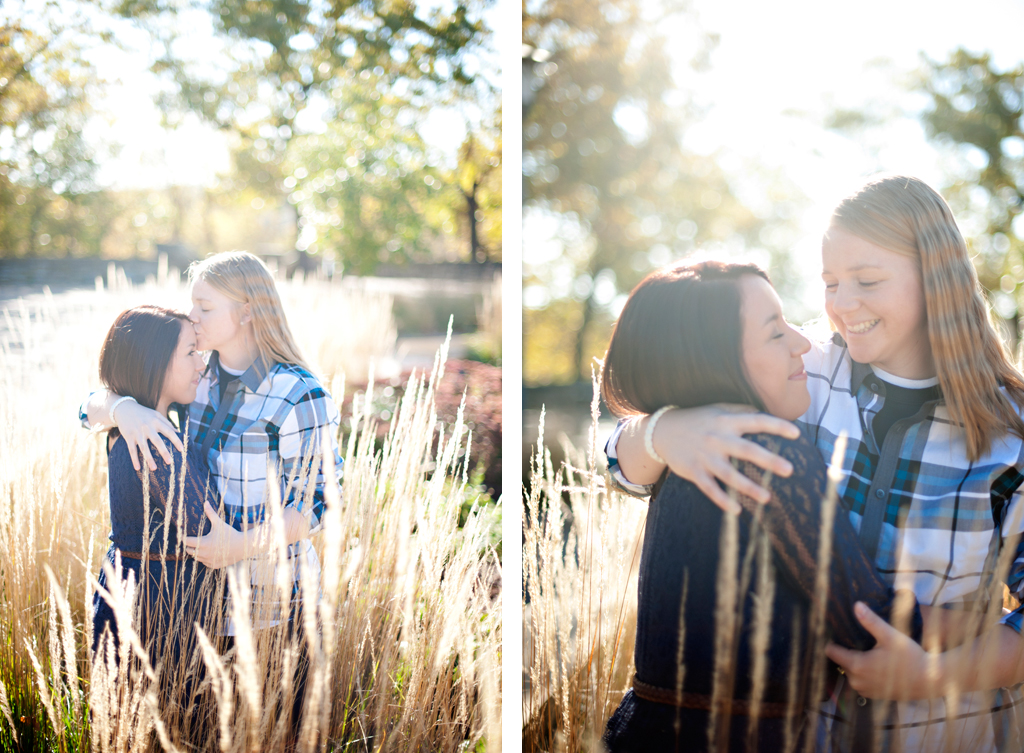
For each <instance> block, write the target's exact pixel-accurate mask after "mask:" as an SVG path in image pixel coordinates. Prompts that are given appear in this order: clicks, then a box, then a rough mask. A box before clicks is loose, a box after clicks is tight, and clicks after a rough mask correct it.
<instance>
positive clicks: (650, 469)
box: [608, 404, 800, 512]
mask: <svg viewBox="0 0 1024 753" xmlns="http://www.w3.org/2000/svg"><path fill="white" fill-rule="evenodd" d="M649 421H650V418H649V417H646V416H645V417H644V418H641V419H637V420H633V421H630V422H629V423H628V424H625V425H624V426H623V427H622V429H621V432H620V433H619V434H618V435H613V436H612V439H611V440H609V448H608V454H609V456H611V455H612V454H614V455H615V457H616V459H617V463H618V469H619V471H620V472H621V474H622V477H623V479H625V480H627V481H628V482H629V483H631V484H638V485H640V484H653V483H654V482H655V481H657V480H658V478H659V477H660V476H661V474H662V472H663V471H664V470H665V463H660V462H658V461H657V459H655V458H653V457H652V456H651V455H650V454H649V453H648V452H647V449H646V447H645V441H644V435H645V433H646V431H647V427H648V423H649ZM757 432H768V433H772V434H778V435H779V436H783V437H788V438H795V437H797V436H799V434H800V430H799V429H798V428H797V427H796V426H795V425H794V424H791V423H790V422H789V421H784V420H783V419H781V418H776V417H775V416H769V415H767V414H765V413H759V412H757V411H755V410H754V409H753V408H752V407H750V406H746V405H724V404H721V405H705V406H702V407H699V408H685V409H681V408H677V409H675V410H670V411H668V412H667V413H665V414H664V415H662V416H661V418H660V419H659V421H658V423H657V424H656V426H655V430H654V432H653V433H652V436H651V441H652V444H653V448H654V450H655V452H656V454H658V455H659V456H660V457H662V458H664V460H665V461H666V463H667V465H668V468H669V469H670V470H671V471H672V472H673V473H675V474H676V475H677V476H681V477H682V478H685V479H687V480H688V481H692V482H693V483H694V484H695V485H696V486H697V488H699V489H700V490H701V491H702V492H704V494H706V495H707V496H708V498H709V499H711V500H712V501H713V502H714V503H715V504H716V505H718V506H719V507H721V508H722V509H723V510H727V511H730V512H738V511H739V508H738V507H737V506H736V503H735V502H734V501H733V500H731V499H730V498H729V494H728V493H727V492H726V491H725V490H723V489H722V487H721V486H719V485H718V482H719V481H721V482H722V483H723V484H725V486H726V487H727V488H731V489H735V490H736V491H738V492H739V493H741V494H745V495H747V496H748V497H750V498H752V499H756V500H758V501H761V502H767V501H768V496H767V494H766V493H765V491H764V490H763V489H761V488H760V487H759V486H758V485H757V484H755V483H753V482H751V481H750V480H749V479H747V478H746V477H745V476H744V475H743V474H741V473H739V472H738V471H737V470H736V468H735V467H734V466H733V464H732V463H731V462H730V460H731V459H732V458H735V459H737V460H744V461H747V462H750V463H753V464H754V465H756V466H758V467H760V468H763V469H765V470H768V471H771V472H772V473H773V474H774V475H776V476H788V475H789V474H790V473H791V472H792V468H791V467H790V465H789V462H788V461H787V460H785V459H784V458H781V457H779V456H778V455H776V454H775V453H773V452H770V451H769V450H767V449H765V448H764V447H762V446H761V445H758V444H757V443H755V442H751V441H749V440H748V439H745V438H744V436H743V435H744V434H751V433H757ZM613 440H614V442H615V444H613Z"/></svg>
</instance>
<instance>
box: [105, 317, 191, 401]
mask: <svg viewBox="0 0 1024 753" xmlns="http://www.w3.org/2000/svg"><path fill="white" fill-rule="evenodd" d="M188 321H189V318H188V316H186V315H185V314H183V313H181V312H180V311H174V310H172V309H165V308H162V307H160V306H136V307H135V308H131V309H128V310H127V311H122V312H121V314H120V315H119V316H118V317H117V319H115V320H114V324H113V326H111V328H110V331H109V332H107V339H106V340H105V341H104V343H103V349H102V350H101V351H100V381H102V382H103V386H104V387H106V388H107V389H108V390H110V391H111V392H114V393H116V394H118V395H123V396H125V397H133V398H135V400H136V402H138V403H139V405H144V406H146V407H147V408H151V409H153V410H156V406H157V404H158V403H159V402H160V392H161V390H163V388H164V377H165V376H166V375H167V367H168V366H169V365H170V363H171V359H172V358H173V357H174V351H175V349H176V348H177V347H178V338H179V336H180V335H181V326H182V322H188Z"/></svg>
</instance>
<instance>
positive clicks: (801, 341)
mask: <svg viewBox="0 0 1024 753" xmlns="http://www.w3.org/2000/svg"><path fill="white" fill-rule="evenodd" d="M790 329H791V330H792V332H793V335H794V336H795V337H794V338H793V355H796V356H802V355H803V354H804V353H806V352H807V351H809V350H810V349H811V341H810V340H808V339H807V338H806V337H804V336H803V334H801V333H800V331H799V330H796V329H793V328H792V327H791V328H790Z"/></svg>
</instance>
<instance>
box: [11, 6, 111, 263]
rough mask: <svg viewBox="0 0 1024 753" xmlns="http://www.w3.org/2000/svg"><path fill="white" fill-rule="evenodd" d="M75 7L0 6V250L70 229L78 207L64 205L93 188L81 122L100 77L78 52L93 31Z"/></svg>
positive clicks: (33, 244)
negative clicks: (52, 224)
mask: <svg viewBox="0 0 1024 753" xmlns="http://www.w3.org/2000/svg"><path fill="white" fill-rule="evenodd" d="M81 10H82V9H81V8H80V7H78V6H76V5H73V4H71V3H68V4H66V5H63V6H61V7H58V6H57V4H56V3H43V4H41V5H38V4H37V5H36V6H33V9H32V13H28V12H27V10H26V8H24V7H23V6H22V5H21V4H19V3H14V4H11V5H9V6H8V7H6V8H0V253H3V254H15V255H24V254H27V253H32V252H34V250H35V249H36V248H37V247H38V246H40V245H41V246H44V247H45V246H46V245H47V244H48V243H49V242H50V240H51V238H52V237H53V236H55V235H58V234H61V233H63V232H64V231H65V228H66V227H67V226H68V225H70V226H71V227H75V226H76V223H75V222H74V220H75V217H76V215H77V214H78V212H76V211H74V210H69V208H68V204H69V202H70V203H72V204H74V203H77V197H78V196H79V195H80V194H82V193H83V192H87V191H89V190H90V189H91V188H92V175H93V171H94V167H95V165H94V158H93V155H92V153H91V152H90V151H89V149H88V147H87V146H86V143H85V141H84V139H83V137H82V128H83V126H84V125H85V122H86V120H87V118H88V116H89V115H90V114H91V108H90V105H89V96H90V92H91V90H92V89H93V88H95V87H96V86H98V85H99V83H100V82H99V80H98V78H97V76H96V72H95V70H94V69H93V68H92V67H91V66H90V64H89V63H88V62H86V60H85V59H84V58H83V55H82V50H83V47H84V45H85V44H86V42H87V40H89V39H90V38H91V37H92V36H93V32H92V31H91V29H90V25H89V23H88V22H86V21H84V20H83V19H82V18H81V17H80V13H81ZM51 220H56V224H55V225H54V226H51V225H50V224H49V223H50V221H51ZM86 235H87V234H86ZM86 243H87V241H86Z"/></svg>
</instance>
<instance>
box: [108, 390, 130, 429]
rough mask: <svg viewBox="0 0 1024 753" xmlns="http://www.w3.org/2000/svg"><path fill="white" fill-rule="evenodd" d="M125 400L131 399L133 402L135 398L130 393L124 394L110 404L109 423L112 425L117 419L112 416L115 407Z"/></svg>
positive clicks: (115, 423)
mask: <svg viewBox="0 0 1024 753" xmlns="http://www.w3.org/2000/svg"><path fill="white" fill-rule="evenodd" d="M125 400H131V401H132V402H133V403H134V402H136V400H135V398H134V397H132V396H131V395H125V396H124V397H119V398H118V399H117V400H115V401H114V404H113V405H111V406H110V421H111V423H113V424H114V426H117V419H116V418H114V411H115V410H116V409H117V406H119V405H120V404H121V403H123V402H124V401H125Z"/></svg>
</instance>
